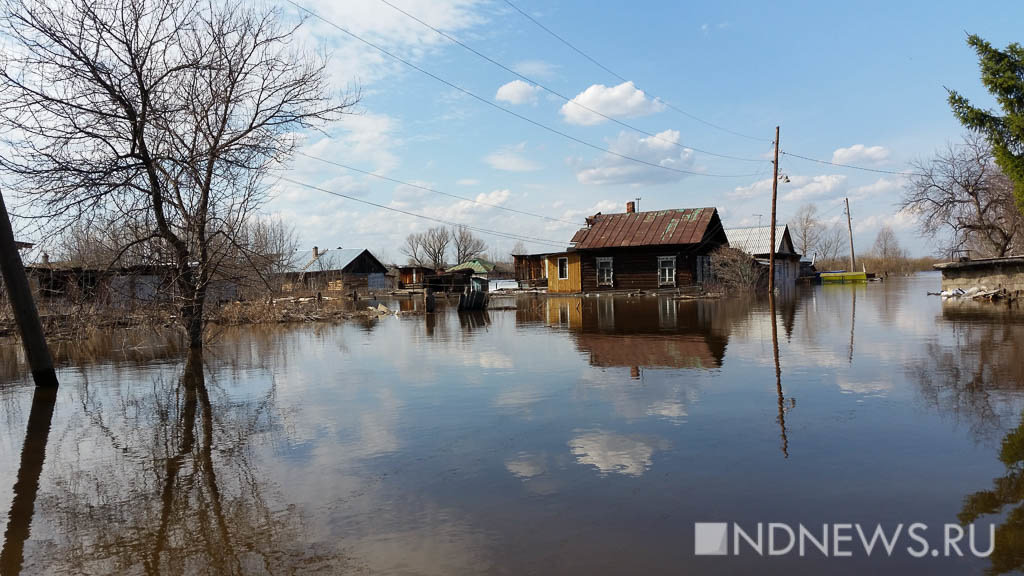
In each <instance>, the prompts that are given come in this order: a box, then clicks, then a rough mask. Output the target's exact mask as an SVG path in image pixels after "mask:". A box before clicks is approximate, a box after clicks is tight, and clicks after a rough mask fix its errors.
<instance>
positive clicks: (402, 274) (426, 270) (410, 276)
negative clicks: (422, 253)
mask: <svg viewBox="0 0 1024 576" xmlns="http://www.w3.org/2000/svg"><path fill="white" fill-rule="evenodd" d="M434 274H436V271H435V270H434V269H433V268H430V267H428V266H416V265H410V266H399V267H398V287H399V288H422V287H423V284H424V282H426V278H427V277H428V276H433V275H434Z"/></svg>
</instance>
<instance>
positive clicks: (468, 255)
mask: <svg viewBox="0 0 1024 576" xmlns="http://www.w3.org/2000/svg"><path fill="white" fill-rule="evenodd" d="M452 245H453V246H454V248H455V263H456V264H462V263H463V262H468V261H470V260H472V259H473V258H478V257H480V255H482V254H483V253H484V252H486V251H487V244H486V243H485V242H484V241H483V239H482V238H480V237H479V236H477V235H475V234H473V232H472V231H471V230H470V229H469V228H467V227H465V226H458V227H456V228H454V229H452Z"/></svg>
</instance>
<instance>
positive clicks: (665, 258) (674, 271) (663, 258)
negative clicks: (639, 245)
mask: <svg viewBox="0 0 1024 576" xmlns="http://www.w3.org/2000/svg"><path fill="white" fill-rule="evenodd" d="M669 261H671V262H672V282H662V281H661V271H662V270H663V269H665V270H667V269H668V268H663V267H662V265H661V264H662V262H669ZM677 264H678V262H677V259H676V257H675V256H658V287H661V286H675V285H676V274H677V272H678V270H679V268H678V265H677Z"/></svg>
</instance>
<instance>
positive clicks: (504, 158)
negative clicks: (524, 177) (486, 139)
mask: <svg viewBox="0 0 1024 576" xmlns="http://www.w3.org/2000/svg"><path fill="white" fill-rule="evenodd" d="M524 150H526V142H520V143H519V144H516V145H515V146H508V147H505V148H502V149H500V150H495V151H494V152H491V153H490V154H488V155H487V156H484V162H486V163H487V164H488V165H490V167H491V168H494V169H495V170H502V171H504V172H534V171H536V170H540V168H541V166H540V165H539V164H537V163H536V162H534V161H533V160H530V159H529V158H527V157H526V156H524V155H523V151H524Z"/></svg>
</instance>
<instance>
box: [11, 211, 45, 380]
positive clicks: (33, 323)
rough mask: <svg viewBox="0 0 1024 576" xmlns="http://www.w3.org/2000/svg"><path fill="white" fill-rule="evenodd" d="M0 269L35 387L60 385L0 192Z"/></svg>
mask: <svg viewBox="0 0 1024 576" xmlns="http://www.w3.org/2000/svg"><path fill="white" fill-rule="evenodd" d="M0 272H2V273H3V277H4V284H6V285H7V294H8V295H9V297H10V300H11V309H12V310H13V311H14V321H15V322H16V323H17V324H18V330H19V331H20V332H21V345H22V346H23V347H24V349H25V356H26V357H27V358H28V365H29V367H30V368H31V370H32V378H33V379H34V380H35V381H36V386H50V387H56V386H57V373H56V372H55V371H54V370H53V359H51V358H50V349H49V348H48V347H47V346H46V336H45V335H44V334H43V325H42V324H41V323H40V322H39V312H38V311H37V310H36V303H35V301H34V300H33V299H32V289H31V288H30V287H29V284H28V278H27V277H26V276H25V266H24V264H22V262H21V255H20V254H18V246H17V245H16V244H15V243H14V230H13V229H12V228H11V219H10V217H9V216H8V215H7V206H6V205H5V204H4V196H3V193H0Z"/></svg>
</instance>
